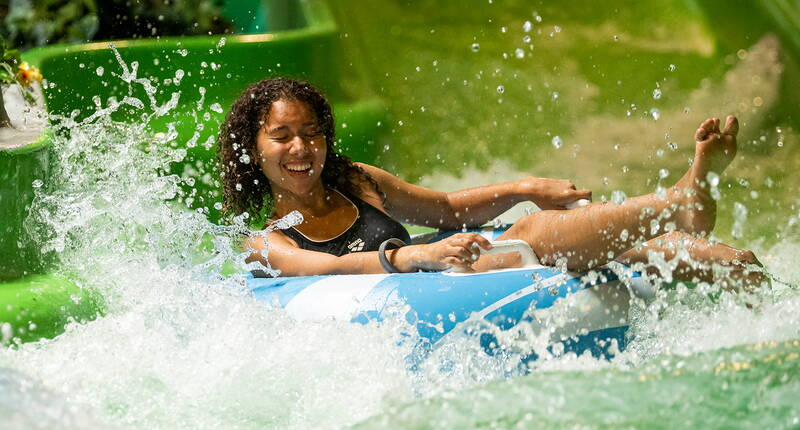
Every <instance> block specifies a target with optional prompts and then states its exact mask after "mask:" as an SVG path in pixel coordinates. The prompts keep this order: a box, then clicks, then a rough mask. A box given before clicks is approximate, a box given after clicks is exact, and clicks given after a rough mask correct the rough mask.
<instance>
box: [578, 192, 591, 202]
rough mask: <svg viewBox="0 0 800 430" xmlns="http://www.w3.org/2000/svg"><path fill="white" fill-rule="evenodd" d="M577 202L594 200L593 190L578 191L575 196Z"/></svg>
mask: <svg viewBox="0 0 800 430" xmlns="http://www.w3.org/2000/svg"><path fill="white" fill-rule="evenodd" d="M573 197H575V200H576V201H577V200H590V201H591V200H592V191H591V190H578V191H576V192H575V193H574V194H573Z"/></svg>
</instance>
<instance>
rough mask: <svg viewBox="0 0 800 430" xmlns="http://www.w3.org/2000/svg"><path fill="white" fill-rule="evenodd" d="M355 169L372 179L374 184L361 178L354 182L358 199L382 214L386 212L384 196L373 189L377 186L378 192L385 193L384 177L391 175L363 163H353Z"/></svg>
mask: <svg viewBox="0 0 800 430" xmlns="http://www.w3.org/2000/svg"><path fill="white" fill-rule="evenodd" d="M354 164H355V165H356V166H357V167H360V168H361V169H362V170H364V173H366V174H367V175H368V176H369V177H370V178H372V180H373V181H375V183H372V182H369V181H367V180H365V179H363V178H359V179H357V180H356V186H357V187H356V188H357V190H358V195H357V196H356V197H358V198H359V199H361V200H363V201H365V202H367V203H368V204H369V205H370V206H373V207H375V208H378V209H380V210H382V211H384V212H386V208H384V206H383V203H384V201H383V200H384V196H383V195H381V193H380V192H378V190H376V189H375V184H377V185H378V187H379V188H380V191H381V192H383V193H385V192H386V191H385V188H386V175H389V176H391V174H390V173H389V172H387V171H385V170H383V169H380V168H378V167H375V166H371V165H369V164H364V163H354Z"/></svg>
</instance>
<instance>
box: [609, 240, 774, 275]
mask: <svg viewBox="0 0 800 430" xmlns="http://www.w3.org/2000/svg"><path fill="white" fill-rule="evenodd" d="M679 252H681V253H682V254H683V255H681V258H677V259H676V258H675V257H677V256H678V253H679ZM651 255H652V256H653V257H655V259H657V260H660V261H662V262H663V263H666V264H670V263H671V264H675V263H677V264H675V266H674V268H673V269H672V277H673V279H675V280H678V281H704V282H714V281H717V280H718V279H716V278H715V274H714V271H713V265H714V264H717V265H720V266H723V267H726V268H728V269H729V270H730V273H729V274H728V276H726V278H728V279H733V280H741V281H744V282H745V284H748V285H758V284H759V283H760V282H761V281H763V280H764V279H765V278H764V275H763V274H762V273H761V272H757V271H752V272H751V271H750V270H748V265H750V264H755V265H758V266H761V263H760V262H759V261H758V259H757V258H756V256H755V255H754V254H753V253H752V252H751V251H747V250H742V249H736V248H732V247H730V246H727V245H724V244H721V243H717V244H711V243H709V242H708V240H706V239H704V238H696V237H693V236H691V235H688V234H686V233H680V232H677V231H676V232H672V233H668V234H665V235H663V236H659V237H657V238H655V239H652V240H650V241H648V242H646V243H645V244H644V245H643V246H641V247H637V248H633V249H630V250H628V251H626V252H624V253H622V254H621V255H620V256H619V257H617V261H619V262H620V263H623V264H626V265H629V266H630V265H633V264H635V263H644V264H647V265H648V266H647V272H648V273H650V274H653V275H656V276H661V275H663V274H662V273H660V270H659V268H658V267H657V265H653V264H652V263H654V261H653V260H652V259H651Z"/></svg>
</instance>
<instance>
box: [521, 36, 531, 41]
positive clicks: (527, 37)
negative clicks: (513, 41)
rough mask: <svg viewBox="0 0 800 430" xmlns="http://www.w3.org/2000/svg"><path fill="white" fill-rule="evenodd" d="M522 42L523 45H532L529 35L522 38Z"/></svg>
mask: <svg viewBox="0 0 800 430" xmlns="http://www.w3.org/2000/svg"><path fill="white" fill-rule="evenodd" d="M522 42H523V43H531V37H530V36H528V35H527V34H526V35H524V36H522Z"/></svg>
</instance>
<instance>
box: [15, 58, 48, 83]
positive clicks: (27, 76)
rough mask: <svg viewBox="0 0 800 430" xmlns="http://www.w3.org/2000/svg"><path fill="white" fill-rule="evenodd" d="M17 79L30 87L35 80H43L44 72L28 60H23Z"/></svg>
mask: <svg viewBox="0 0 800 430" xmlns="http://www.w3.org/2000/svg"><path fill="white" fill-rule="evenodd" d="M17 81H18V82H19V83H20V85H22V86H23V87H29V86H30V85H31V84H32V83H33V82H34V81H36V82H42V74H41V73H40V72H39V69H37V68H36V67H33V66H31V65H30V64H28V62H27V61H23V62H22V63H20V65H19V70H17Z"/></svg>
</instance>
